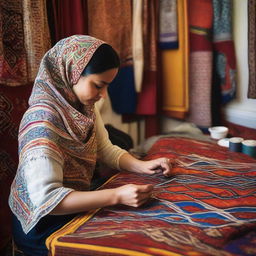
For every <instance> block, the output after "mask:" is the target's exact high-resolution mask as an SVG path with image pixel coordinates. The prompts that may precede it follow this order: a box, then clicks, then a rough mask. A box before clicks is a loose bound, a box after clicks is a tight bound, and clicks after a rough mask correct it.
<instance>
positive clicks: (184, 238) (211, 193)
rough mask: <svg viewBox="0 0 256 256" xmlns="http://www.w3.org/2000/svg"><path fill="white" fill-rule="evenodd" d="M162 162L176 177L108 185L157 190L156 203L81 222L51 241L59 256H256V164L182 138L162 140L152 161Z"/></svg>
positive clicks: (103, 212)
mask: <svg viewBox="0 0 256 256" xmlns="http://www.w3.org/2000/svg"><path fill="white" fill-rule="evenodd" d="M157 157H168V158H171V159H174V160H175V164H174V166H173V169H172V176H171V177H169V178H165V177H163V176H162V175H160V174H155V175H152V176H145V175H139V174H135V173H129V172H121V173H119V174H117V175H116V176H114V177H112V178H111V179H110V180H109V181H108V182H107V183H106V184H104V185H103V188H114V187H117V186H121V185H124V184H128V183H134V184H153V185H154V190H153V194H152V198H151V200H149V201H148V202H147V203H146V204H144V205H143V206H141V207H139V208H133V207H128V206H123V205H117V206H112V207H105V208H102V209H98V210H96V211H94V212H89V213H87V214H82V215H80V216H78V217H76V218H75V219H73V220H72V221H71V222H70V223H68V224H67V225H66V226H65V227H63V228H62V229H60V230H58V231H57V232H55V233H54V234H52V235H51V236H50V237H49V238H48V239H47V246H48V248H50V251H51V253H52V255H58V256H60V255H70V256H71V255H145V256H146V255H190V256H191V255H223V256H229V255H253V254H250V250H251V248H253V246H254V248H255V245H256V244H255V241H256V239H255V238H256V236H255V235H256V234H255V232H253V230H255V227H256V197H255V194H256V160H255V159H253V158H251V157H249V156H247V155H244V154H242V153H234V152H229V151H228V150H227V149H226V148H223V147H220V146H218V145H216V144H215V143H211V142H205V141H199V140H193V139H188V138H175V137H173V138H170V137H169V138H162V139H160V140H158V141H157V142H156V143H155V144H154V145H153V146H152V148H151V149H150V151H149V153H148V155H147V156H146V157H145V159H146V160H148V159H154V158H157ZM236 239H237V241H238V242H239V243H235V242H234V241H236ZM238 246H239V254H236V248H238ZM251 251H252V250H251Z"/></svg>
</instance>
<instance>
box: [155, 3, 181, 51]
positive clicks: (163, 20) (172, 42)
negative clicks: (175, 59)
mask: <svg viewBox="0 0 256 256" xmlns="http://www.w3.org/2000/svg"><path fill="white" fill-rule="evenodd" d="M177 22H178V20H177V0H160V4H159V47H160V49H177V48H178V47H179V43H178V28H177Z"/></svg>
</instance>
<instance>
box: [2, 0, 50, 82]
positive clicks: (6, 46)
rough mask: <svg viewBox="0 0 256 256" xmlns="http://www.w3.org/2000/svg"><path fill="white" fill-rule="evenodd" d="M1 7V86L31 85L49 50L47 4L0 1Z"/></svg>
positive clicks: (22, 0) (43, 2) (30, 0)
mask: <svg viewBox="0 0 256 256" xmlns="http://www.w3.org/2000/svg"><path fill="white" fill-rule="evenodd" d="M0 4H1V5H0V11H1V12H0V84H3V85H9V86H19V85H24V84H27V83H30V82H33V81H34V79H35V76H36V74H37V70H38V67H39V64H40V61H41V58H42V56H43V55H44V53H45V52H46V51H47V50H48V49H49V48H50V35H49V29H48V23H47V15H46V2H45V0H44V1H41V0H8V1H5V0H1V2H0Z"/></svg>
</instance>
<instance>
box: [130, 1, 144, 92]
mask: <svg viewBox="0 0 256 256" xmlns="http://www.w3.org/2000/svg"><path fill="white" fill-rule="evenodd" d="M132 3H133V17H132V58H133V63H134V80H135V88H136V92H141V87H142V82H143V67H144V65H143V64H144V59H143V57H144V55H143V27H142V14H143V12H142V10H143V0H133V2H132Z"/></svg>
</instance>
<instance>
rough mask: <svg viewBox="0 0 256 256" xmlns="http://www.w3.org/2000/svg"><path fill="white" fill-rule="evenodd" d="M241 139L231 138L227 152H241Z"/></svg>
mask: <svg viewBox="0 0 256 256" xmlns="http://www.w3.org/2000/svg"><path fill="white" fill-rule="evenodd" d="M243 140H244V139H243V138H241V137H232V138H230V139H229V150H230V151H233V152H242V141H243Z"/></svg>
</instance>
